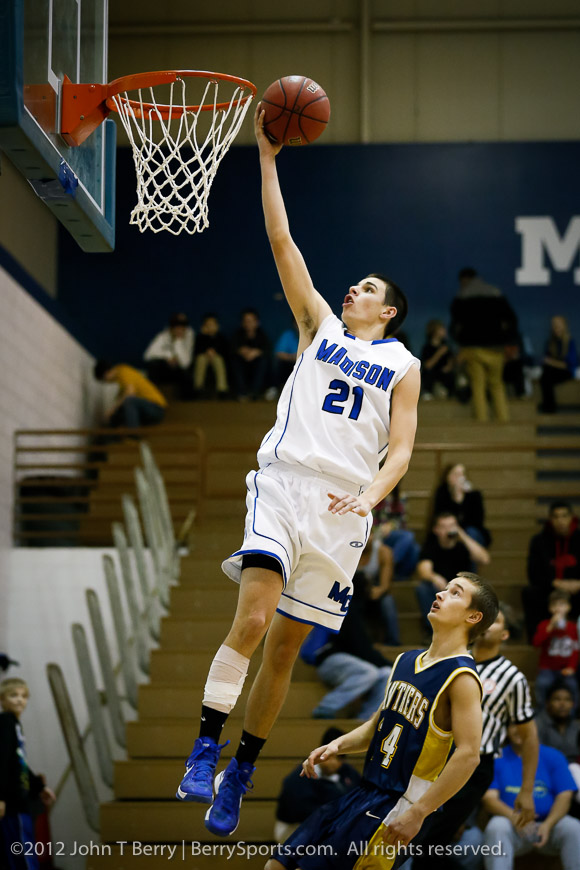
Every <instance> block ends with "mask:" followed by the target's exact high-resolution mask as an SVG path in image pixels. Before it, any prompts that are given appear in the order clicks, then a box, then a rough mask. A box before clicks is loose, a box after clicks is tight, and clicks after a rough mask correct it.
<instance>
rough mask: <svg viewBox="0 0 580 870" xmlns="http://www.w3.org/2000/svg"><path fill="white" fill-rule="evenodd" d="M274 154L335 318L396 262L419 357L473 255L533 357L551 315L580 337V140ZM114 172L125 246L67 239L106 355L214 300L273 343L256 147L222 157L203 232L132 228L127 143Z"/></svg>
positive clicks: (273, 297)
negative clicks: (356, 285) (245, 317)
mask: <svg viewBox="0 0 580 870" xmlns="http://www.w3.org/2000/svg"><path fill="white" fill-rule="evenodd" d="M278 164H279V173H280V177H281V183H282V187H283V190H284V193H285V196H286V203H287V208H288V213H289V217H290V224H291V227H292V231H293V234H294V237H295V239H296V241H297V243H298V245H299V246H300V248H301V249H302V252H303V254H304V256H305V259H306V262H307V264H308V266H309V268H310V270H311V274H312V277H313V279H314V282H315V285H316V287H317V288H318V289H319V290H320V291H321V292H322V293H323V295H325V296H326V298H327V299H328V300H329V302H330V303H331V304H332V305H333V307H334V309H335V311H337V313H339V312H340V310H341V309H340V304H341V302H342V299H343V298H344V295H345V293H346V292H347V289H348V286H349V284H350V283H352V282H353V281H356V280H358V279H360V278H361V277H363V276H364V275H365V274H366V273H368V272H369V271H379V272H385V273H386V274H388V275H390V276H391V277H393V278H394V280H396V281H397V282H398V283H400V284H401V286H402V287H403V288H404V289H405V290H406V291H407V292H408V295H409V299H410V303H411V314H410V316H409V318H408V321H407V323H406V325H405V330H406V331H408V333H409V334H410V337H411V342H412V346H413V348H414V349H415V350H416V351H418V350H419V349H420V347H421V341H422V337H423V331H424V327H425V324H426V322H427V321H428V320H429V319H430V318H431V317H441V318H442V319H444V320H447V319H448V313H449V305H450V303H451V300H452V298H453V296H454V295H455V293H456V291H457V281H456V275H457V271H458V270H459V268H461V267H462V266H465V265H473V266H474V267H475V268H477V269H478V270H479V272H480V273H481V274H482V276H483V277H484V278H485V279H486V280H488V281H489V282H491V283H493V284H497V285H499V286H500V287H501V288H502V289H503V290H504V292H505V293H506V295H507V296H508V298H509V299H510V300H511V302H512V304H513V306H514V308H515V309H516V311H517V312H518V314H519V317H520V325H521V328H522V330H523V332H524V333H525V334H526V335H527V336H528V337H529V338H530V339H531V341H532V343H533V346H534V349H535V351H536V353H537V354H541V353H542V349H543V343H544V340H545V337H546V333H547V330H548V328H549V319H550V317H551V316H552V315H553V314H567V315H568V316H569V317H570V321H571V326H572V330H573V332H574V333H575V335H576V337H577V338H580V306H579V305H578V289H579V286H580V270H579V264H580V216H579V215H580V212H579V209H578V203H579V202H580V173H579V171H578V166H579V165H580V144H579V143H577V142H563V143H548V142H540V143H482V144H465V143H451V144H409V145H400V144H387V145H383V144H380V145H379V144H373V145H367V146H361V145H324V146H323V145H321V146H320V147H312V148H309V147H306V148H295V149H285V150H283V151H282V152H281V154H280V156H279V158H278ZM118 171H119V174H118V195H117V203H118V216H117V236H118V238H117V249H116V251H115V252H114V254H111V255H106V254H103V255H101V254H98V255H91V256H90V257H88V255H83V254H82V253H81V252H80V251H79V250H78V248H76V246H75V245H74V244H73V243H72V242H71V241H70V240H69V239H68V237H67V236H66V235H65V234H64V233H63V234H62V236H61V255H60V280H59V287H60V293H61V300H62V302H63V304H64V305H65V306H66V308H67V310H69V311H70V313H71V315H72V316H73V317H74V318H75V320H76V321H77V322H79V323H81V324H82V325H83V328H84V329H85V330H86V331H87V333H89V334H91V336H92V338H93V343H94V346H95V348H96V352H97V353H98V354H99V355H102V356H105V357H107V358H111V359H112V360H115V359H117V360H118V359H124V360H127V361H132V362H137V363H138V362H139V361H140V359H141V356H142V353H143V350H144V348H145V346H146V344H147V342H148V341H149V340H150V338H151V337H152V335H154V334H155V332H156V331H157V330H158V329H159V328H161V327H162V326H163V325H164V322H165V320H166V318H167V316H168V315H169V314H170V313H171V312H172V311H178V310H184V311H186V312H187V313H188V314H189V316H190V317H191V319H192V321H193V323H194V325H195V326H198V325H199V321H200V318H201V316H202V314H203V313H204V312H205V311H206V310H215V311H217V312H218V313H219V315H220V317H221V320H222V323H223V326H224V328H225V329H226V331H230V330H231V329H233V328H234V326H235V325H236V323H237V319H238V316H239V311H240V309H241V308H242V307H243V306H244V305H248V304H249V305H255V306H256V307H258V308H259V310H260V312H261V314H262V320H263V322H264V324H265V325H266V326H267V327H268V330H269V331H270V334H271V336H272V337H273V338H275V337H276V336H277V335H278V333H279V332H281V331H282V330H283V329H284V328H285V327H286V325H287V324H288V320H289V313H288V307H287V305H286V303H285V302H284V300H283V297H282V295H281V292H280V284H279V281H278V278H277V275H276V271H275V268H274V263H273V259H272V255H271V252H270V249H269V245H268V242H267V238H266V235H265V231H264V226H263V217H262V209H261V201H260V181H259V166H258V157H257V149H256V147H255V146H247V147H244V146H240V147H236V148H234V149H232V152H231V153H230V154H228V155H227V156H226V158H225V159H224V161H223V163H222V165H221V167H220V169H219V172H218V175H217V176H216V179H215V182H214V187H213V189H212V192H211V196H210V227H209V229H207V230H206V231H205V232H203V233H202V234H197V235H194V236H193V237H190V236H188V235H187V234H182V235H181V236H179V237H174V236H172V235H170V234H169V233H158V234H157V235H152V234H151V233H144V234H140V233H139V232H138V230H137V229H136V228H135V227H131V226H129V224H128V217H129V213H130V210H131V208H132V206H133V203H134V201H135V189H134V185H135V180H134V172H133V168H132V165H131V155H130V153H129V152H128V151H127V149H123V150H121V151H120V153H119V159H118ZM518 230H519V231H518ZM80 273H82V274H83V275H84V279H83V283H82V286H80V285H79V282H78V275H79V274H80Z"/></svg>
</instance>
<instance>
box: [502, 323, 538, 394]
mask: <svg viewBox="0 0 580 870" xmlns="http://www.w3.org/2000/svg"><path fill="white" fill-rule="evenodd" d="M533 366H534V357H533V352H532V349H531V345H530V342H529V339H526V338H525V337H524V336H522V335H521V334H520V333H519V332H518V333H517V335H516V336H515V339H514V343H513V344H506V346H505V348H504V365H503V381H504V384H506V385H507V386H511V387H512V389H513V393H514V395H515V396H516V398H518V399H523V398H524V397H525V396H531V395H532V392H533V390H532V383H531V370H532V368H533Z"/></svg>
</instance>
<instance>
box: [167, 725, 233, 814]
mask: <svg viewBox="0 0 580 870" xmlns="http://www.w3.org/2000/svg"><path fill="white" fill-rule="evenodd" d="M229 742H230V741H229V740H228V741H226V743H222V745H221V746H219V745H218V744H217V743H216V742H215V740H212V738H211V737H198V738H197V740H196V741H195V743H194V744H193V749H192V752H191V755H190V756H189V758H188V759H187V761H186V762H185V776H184V777H183V779H182V780H181V784H180V786H179V788H178V789H177V794H176V797H177V798H178V799H179V800H180V801H197V802H198V803H202V804H211V802H212V800H213V778H214V774H215V769H216V767H217V763H218V761H219V757H220V752H221V751H222V749H223V748H224V746H227V745H228V743H229Z"/></svg>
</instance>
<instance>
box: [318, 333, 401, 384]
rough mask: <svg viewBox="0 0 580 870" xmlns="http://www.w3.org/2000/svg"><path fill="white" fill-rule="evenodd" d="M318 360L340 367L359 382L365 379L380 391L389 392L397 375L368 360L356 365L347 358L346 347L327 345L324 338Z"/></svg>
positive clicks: (366, 382)
mask: <svg viewBox="0 0 580 870" xmlns="http://www.w3.org/2000/svg"><path fill="white" fill-rule="evenodd" d="M316 359H317V360H320V362H324V363H328V365H334V366H339V368H340V369H341V370H342V371H343V372H344V373H345V375H352V376H353V378H356V380H357V381H362V380H363V379H364V383H365V384H369V385H370V386H375V387H377V389H379V390H383V391H384V392H385V393H386V392H387V390H388V388H389V385H390V383H391V381H392V380H393V377H394V375H395V372H394V371H393V370H392V369H388V368H387V367H386V366H380V365H377V364H376V363H375V364H373V365H371V364H370V362H368V360H365V359H362V360H360V361H359V362H357V363H355V362H354V361H353V360H351V359H350V358H349V357H348V356H347V349H346V347H338V345H337V344H336V343H334V344H327V342H326V339H325V338H323V339H322V341H321V343H320V347H319V348H318V350H317V352H316Z"/></svg>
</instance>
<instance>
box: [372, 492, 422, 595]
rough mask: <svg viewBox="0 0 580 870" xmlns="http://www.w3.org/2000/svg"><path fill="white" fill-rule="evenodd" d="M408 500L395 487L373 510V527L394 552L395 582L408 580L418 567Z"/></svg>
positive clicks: (417, 549)
mask: <svg viewBox="0 0 580 870" xmlns="http://www.w3.org/2000/svg"><path fill="white" fill-rule="evenodd" d="M405 502H406V498H405V496H404V495H401V493H400V492H399V485H398V484H397V486H395V487H394V489H393V490H391V492H390V493H389V494H388V495H387V496H385V498H384V499H383V500H382V501H380V502H379V503H378V504H377V505H376V506H375V507H374V509H373V525H374V526H375V528H377V527H378V533H379V536H380V539H381V542H382V543H383V544H384V545H385V546H386V547H388V548H389V549H390V550H392V553H393V557H392V558H393V568H394V580H408V579H409V577H410V576H411V575H412V573H413V572H414V570H415V568H416V567H417V562H418V560H419V545H418V543H417V541H416V540H415V535H414V534H413V532H412V531H410V529H407V527H406V526H407V508H406V503H405Z"/></svg>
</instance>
